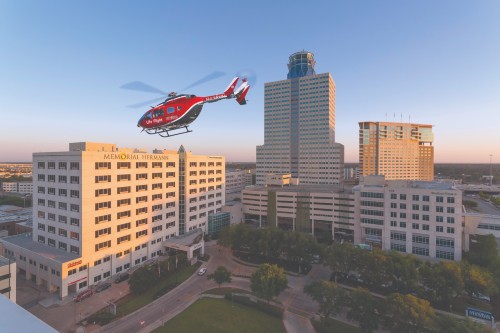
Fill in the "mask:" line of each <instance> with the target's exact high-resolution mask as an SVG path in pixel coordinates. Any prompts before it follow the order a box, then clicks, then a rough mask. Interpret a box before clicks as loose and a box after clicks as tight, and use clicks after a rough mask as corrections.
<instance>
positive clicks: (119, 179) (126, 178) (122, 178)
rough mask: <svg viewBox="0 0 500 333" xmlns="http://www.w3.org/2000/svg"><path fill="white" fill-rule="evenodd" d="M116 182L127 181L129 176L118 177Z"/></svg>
mask: <svg viewBox="0 0 500 333" xmlns="http://www.w3.org/2000/svg"><path fill="white" fill-rule="evenodd" d="M117 180H118V181H119V182H123V181H129V180H130V175H118V176H117Z"/></svg>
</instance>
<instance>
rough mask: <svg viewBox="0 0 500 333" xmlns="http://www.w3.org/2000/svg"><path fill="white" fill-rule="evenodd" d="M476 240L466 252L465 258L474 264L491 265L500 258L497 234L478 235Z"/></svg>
mask: <svg viewBox="0 0 500 333" xmlns="http://www.w3.org/2000/svg"><path fill="white" fill-rule="evenodd" d="M474 240H475V241H476V242H475V243H472V244H471V248H470V251H469V252H466V253H465V256H464V257H465V259H466V260H467V261H468V262H470V263H471V264H474V265H478V266H481V267H491V266H492V264H494V263H495V262H496V261H497V259H498V258H499V255H498V245H497V242H496V240H495V236H493V235H492V234H489V235H476V236H474Z"/></svg>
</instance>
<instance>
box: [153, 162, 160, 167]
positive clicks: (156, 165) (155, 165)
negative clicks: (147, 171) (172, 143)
mask: <svg viewBox="0 0 500 333" xmlns="http://www.w3.org/2000/svg"><path fill="white" fill-rule="evenodd" d="M151 166H152V167H153V168H161V167H162V162H153V163H152V165H151Z"/></svg>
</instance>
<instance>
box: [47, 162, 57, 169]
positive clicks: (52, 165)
mask: <svg viewBox="0 0 500 333" xmlns="http://www.w3.org/2000/svg"><path fill="white" fill-rule="evenodd" d="M47 165H48V168H49V169H55V168H56V162H49V163H47Z"/></svg>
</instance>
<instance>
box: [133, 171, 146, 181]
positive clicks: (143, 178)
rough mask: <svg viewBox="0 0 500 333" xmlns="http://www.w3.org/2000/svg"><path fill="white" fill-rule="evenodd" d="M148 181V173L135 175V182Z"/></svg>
mask: <svg viewBox="0 0 500 333" xmlns="http://www.w3.org/2000/svg"><path fill="white" fill-rule="evenodd" d="M146 179H148V174H147V173H138V174H137V175H135V180H146Z"/></svg>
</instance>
